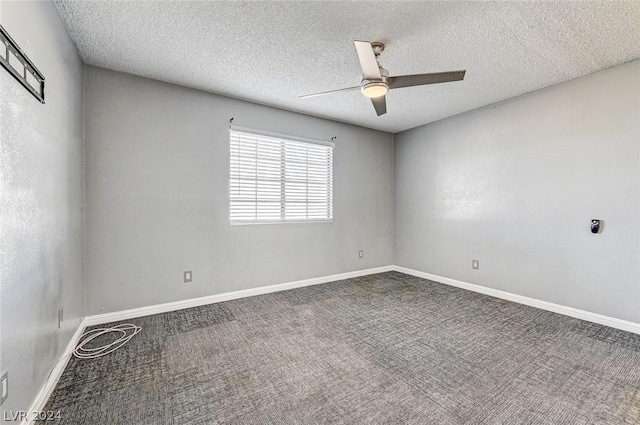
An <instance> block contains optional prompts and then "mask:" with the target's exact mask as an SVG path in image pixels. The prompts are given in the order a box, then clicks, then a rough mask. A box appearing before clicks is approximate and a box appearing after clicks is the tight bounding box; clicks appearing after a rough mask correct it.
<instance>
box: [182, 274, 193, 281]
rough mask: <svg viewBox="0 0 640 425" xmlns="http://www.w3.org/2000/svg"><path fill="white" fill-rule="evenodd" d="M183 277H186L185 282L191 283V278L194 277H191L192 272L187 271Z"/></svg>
mask: <svg viewBox="0 0 640 425" xmlns="http://www.w3.org/2000/svg"><path fill="white" fill-rule="evenodd" d="M183 277H184V281H185V283H186V282H191V278H192V277H193V276H192V275H191V271H186V272H184V273H183Z"/></svg>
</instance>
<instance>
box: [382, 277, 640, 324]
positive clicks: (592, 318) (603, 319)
mask: <svg viewBox="0 0 640 425" xmlns="http://www.w3.org/2000/svg"><path fill="white" fill-rule="evenodd" d="M393 270H395V271H397V272H400V273H405V274H410V275H412V276H417V277H421V278H423V279H428V280H432V281H434V282H439V283H444V284H445V285H450V286H455V287H457V288H462V289H466V290H468V291H473V292H479V293H481V294H485V295H490V296H492V297H496V298H501V299H503V300H507V301H513V302H515V303H519V304H524V305H528V306H531V307H536V308H540V309H542V310H547V311H552V312H554V313H559V314H563V315H565V316H570V317H575V318H576V319H582V320H586V321H588V322H593V323H598V324H600V325H605V326H610V327H612V328H616V329H622V330H623V331H627V332H633V333H635V334H640V323H635V322H629V321H627V320H622V319H616V318H615V317H609V316H604V315H602V314H597V313H591V312H589V311H585V310H579V309H577V308H573V307H567V306H564V305H561V304H555V303H550V302H548V301H542V300H538V299H535V298H529V297H525V296H523V295H517V294H513V293H511V292H505V291H500V290H498V289H492V288H487V287H486V286H480V285H475V284H473V283H467V282H463V281H460V280H455V279H451V278H448V277H443V276H438V275H435V274H431V273H426V272H421V271H418V270H413V269H409V268H406V267H400V266H393Z"/></svg>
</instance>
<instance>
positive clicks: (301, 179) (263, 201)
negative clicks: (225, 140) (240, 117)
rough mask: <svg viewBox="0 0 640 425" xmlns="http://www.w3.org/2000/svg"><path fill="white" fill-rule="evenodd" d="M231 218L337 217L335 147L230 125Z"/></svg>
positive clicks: (234, 220) (241, 220) (246, 220)
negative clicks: (238, 128) (334, 195)
mask: <svg viewBox="0 0 640 425" xmlns="http://www.w3.org/2000/svg"><path fill="white" fill-rule="evenodd" d="M229 165H230V167H229V168H230V179H229V182H230V183H229V189H230V218H231V222H232V223H257V222H260V223H265V222H286V221H329V220H331V219H332V218H333V146H332V145H330V144H326V145H325V144H319V143H308V142H303V141H298V140H289V139H286V138H283V137H280V136H271V135H262V134H254V133H250V132H247V131H239V130H236V129H233V128H232V129H231V130H230V164H229Z"/></svg>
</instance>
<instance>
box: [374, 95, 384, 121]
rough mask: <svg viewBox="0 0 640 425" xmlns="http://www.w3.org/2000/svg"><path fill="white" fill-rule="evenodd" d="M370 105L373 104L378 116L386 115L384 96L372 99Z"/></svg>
mask: <svg viewBox="0 0 640 425" xmlns="http://www.w3.org/2000/svg"><path fill="white" fill-rule="evenodd" d="M371 103H373V107H374V108H375V110H376V114H378V116H380V115H383V114H386V113H387V98H386V97H385V96H380V97H372V98H371Z"/></svg>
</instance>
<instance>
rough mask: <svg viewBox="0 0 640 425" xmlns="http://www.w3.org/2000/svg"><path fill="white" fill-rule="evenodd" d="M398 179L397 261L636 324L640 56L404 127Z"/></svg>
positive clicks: (639, 313)
mask: <svg viewBox="0 0 640 425" xmlns="http://www.w3.org/2000/svg"><path fill="white" fill-rule="evenodd" d="M395 174H396V181H395V187H396V189H395V206H396V210H395V220H396V221H395V223H396V227H395V229H396V235H395V236H396V237H395V241H396V243H395V250H396V251H395V253H396V264H398V265H400V266H405V267H410V268H413V269H417V270H421V271H425V272H429V273H434V274H438V275H441V276H446V277H450V278H454V279H459V280H463V281H466V282H471V283H476V284H479V285H484V286H487V287H491V288H496V289H500V290H504V291H509V292H513V293H516V294H520V295H525V296H529V297H533V298H537V299H541V300H546V301H551V302H555V303H559V304H563V305H567V306H572V307H576V308H579V309H584V310H587V311H591V312H595V313H601V314H605V315H608V316H612V317H617V318H620V319H625V320H631V321H634V322H640V223H639V221H640V61H634V62H630V63H628V64H624V65H620V66H617V67H615V68H611V69H608V70H605V71H602V72H598V73H596V74H592V75H589V76H586V77H582V78H579V79H576V80H573V81H570V82H566V83H563V84H560V85H558V86H555V87H551V88H549V89H545V90H542V91H539V92H536V93H532V94H528V95H525V96H521V97H519V98H515V99H512V100H508V101H505V102H504V103H501V104H498V105H494V106H490V107H487V108H483V109H481V110H477V111H472V112H469V113H466V114H463V115H459V116H456V117H452V118H449V119H447V120H444V121H440V122H437V123H433V124H429V125H427V126H424V127H420V128H417V129H413V130H410V131H407V132H404V133H400V134H397V135H396V139H395ZM592 218H598V219H602V220H604V229H603V231H602V233H601V234H598V235H594V234H591V233H590V230H589V221H590V219H592ZM472 259H478V260H480V270H478V271H475V270H472V269H471V260H472Z"/></svg>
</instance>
